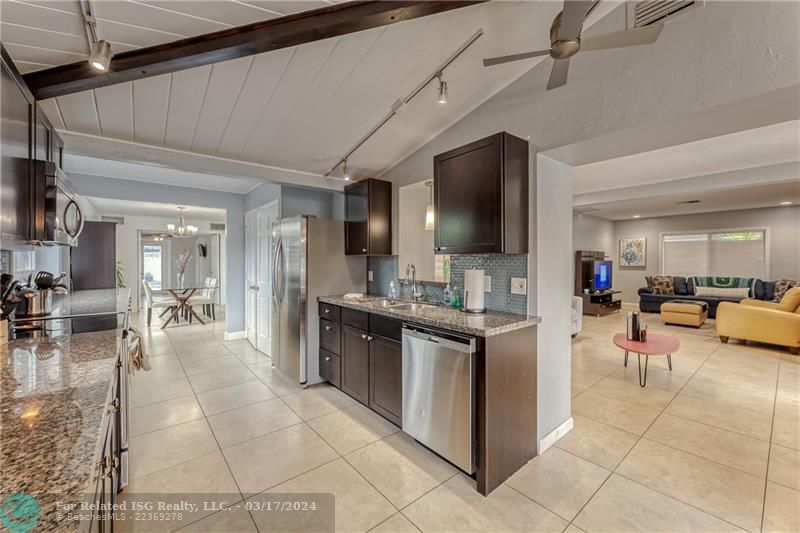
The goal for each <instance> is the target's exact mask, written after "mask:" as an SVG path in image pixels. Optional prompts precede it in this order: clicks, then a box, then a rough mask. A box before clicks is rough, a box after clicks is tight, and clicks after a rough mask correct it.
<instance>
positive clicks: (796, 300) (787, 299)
mask: <svg viewBox="0 0 800 533" xmlns="http://www.w3.org/2000/svg"><path fill="white" fill-rule="evenodd" d="M798 307H800V286H799V287H794V288H791V289H789V290H788V291H786V294H784V295H783V298H781V303H779V304H778V309H780V310H781V311H788V312H790V313H794V311H795V310H796V309H797V308H798Z"/></svg>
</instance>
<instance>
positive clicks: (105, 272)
mask: <svg viewBox="0 0 800 533" xmlns="http://www.w3.org/2000/svg"><path fill="white" fill-rule="evenodd" d="M116 232H117V227H116V224H114V223H113V222H86V223H85V224H84V226H83V231H82V232H81V236H80V237H79V238H78V245H77V246H74V247H72V248H70V269H71V273H72V290H76V291H77V290H87V289H114V288H116V286H117V276H116V268H117V233H116Z"/></svg>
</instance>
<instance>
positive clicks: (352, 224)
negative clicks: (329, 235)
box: [344, 180, 369, 255]
mask: <svg viewBox="0 0 800 533" xmlns="http://www.w3.org/2000/svg"><path fill="white" fill-rule="evenodd" d="M368 216H369V183H368V182H367V180H364V181H360V182H358V183H354V184H352V185H349V186H347V187H346V188H345V218H346V219H347V221H346V222H345V225H344V227H345V253H346V254H347V255H366V254H367V252H368V251H369V250H368V242H367V241H368V236H367V218H368Z"/></svg>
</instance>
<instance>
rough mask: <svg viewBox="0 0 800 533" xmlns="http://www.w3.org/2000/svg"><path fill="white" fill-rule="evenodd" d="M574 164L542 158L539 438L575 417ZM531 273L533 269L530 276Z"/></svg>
mask: <svg viewBox="0 0 800 533" xmlns="http://www.w3.org/2000/svg"><path fill="white" fill-rule="evenodd" d="M572 179H573V171H572V167H570V166H569V165H565V164H564V163H561V162H559V161H556V160H554V159H551V158H549V157H547V156H545V155H541V154H539V155H538V156H537V158H536V196H535V202H536V214H537V216H536V219H535V220H536V221H535V224H536V249H535V252H534V256H533V258H535V261H536V273H535V275H536V285H535V287H536V292H535V298H536V314H537V315H539V316H541V317H542V327H540V328H539V332H538V333H539V334H538V344H537V345H538V348H537V352H538V365H537V368H538V371H537V385H538V386H537V398H538V400H537V401H538V405H539V409H538V426H539V427H538V434H539V440H540V441H541V439H543V438H544V437H545V436H546V435H548V434H549V433H551V432H552V431H553V430H555V429H556V428H558V427H559V426H561V425H562V424H563V423H564V422H566V421H568V420H569V419H570V417H571V409H572V406H571V401H570V398H571V387H572V384H571V379H572V371H571V368H572V367H571V357H570V354H571V351H572V345H571V337H570V323H571V314H570V309H571V300H570V296H571V294H572V288H573V280H572V272H571V270H570V268H569V267H568V266H567V265H569V264H571V260H572V215H571V213H572ZM528 277H529V278H530V273H529V275H528Z"/></svg>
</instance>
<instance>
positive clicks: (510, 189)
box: [433, 132, 528, 254]
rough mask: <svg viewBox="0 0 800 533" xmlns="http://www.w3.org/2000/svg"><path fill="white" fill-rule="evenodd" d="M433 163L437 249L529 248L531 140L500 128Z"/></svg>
mask: <svg viewBox="0 0 800 533" xmlns="http://www.w3.org/2000/svg"><path fill="white" fill-rule="evenodd" d="M433 168H434V170H433V173H434V206H435V220H436V227H435V230H434V251H435V252H436V253H442V254H467V253H506V254H523V253H527V252H528V141H526V140H524V139H520V138H519V137H515V136H513V135H511V134H509V133H506V132H501V133H497V134H495V135H492V136H490V137H486V138H485V139H481V140H479V141H475V142H473V143H470V144H467V145H465V146H462V147H460V148H456V149H454V150H450V151H448V152H445V153H442V154H439V155H437V156H435V157H434V158H433Z"/></svg>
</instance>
